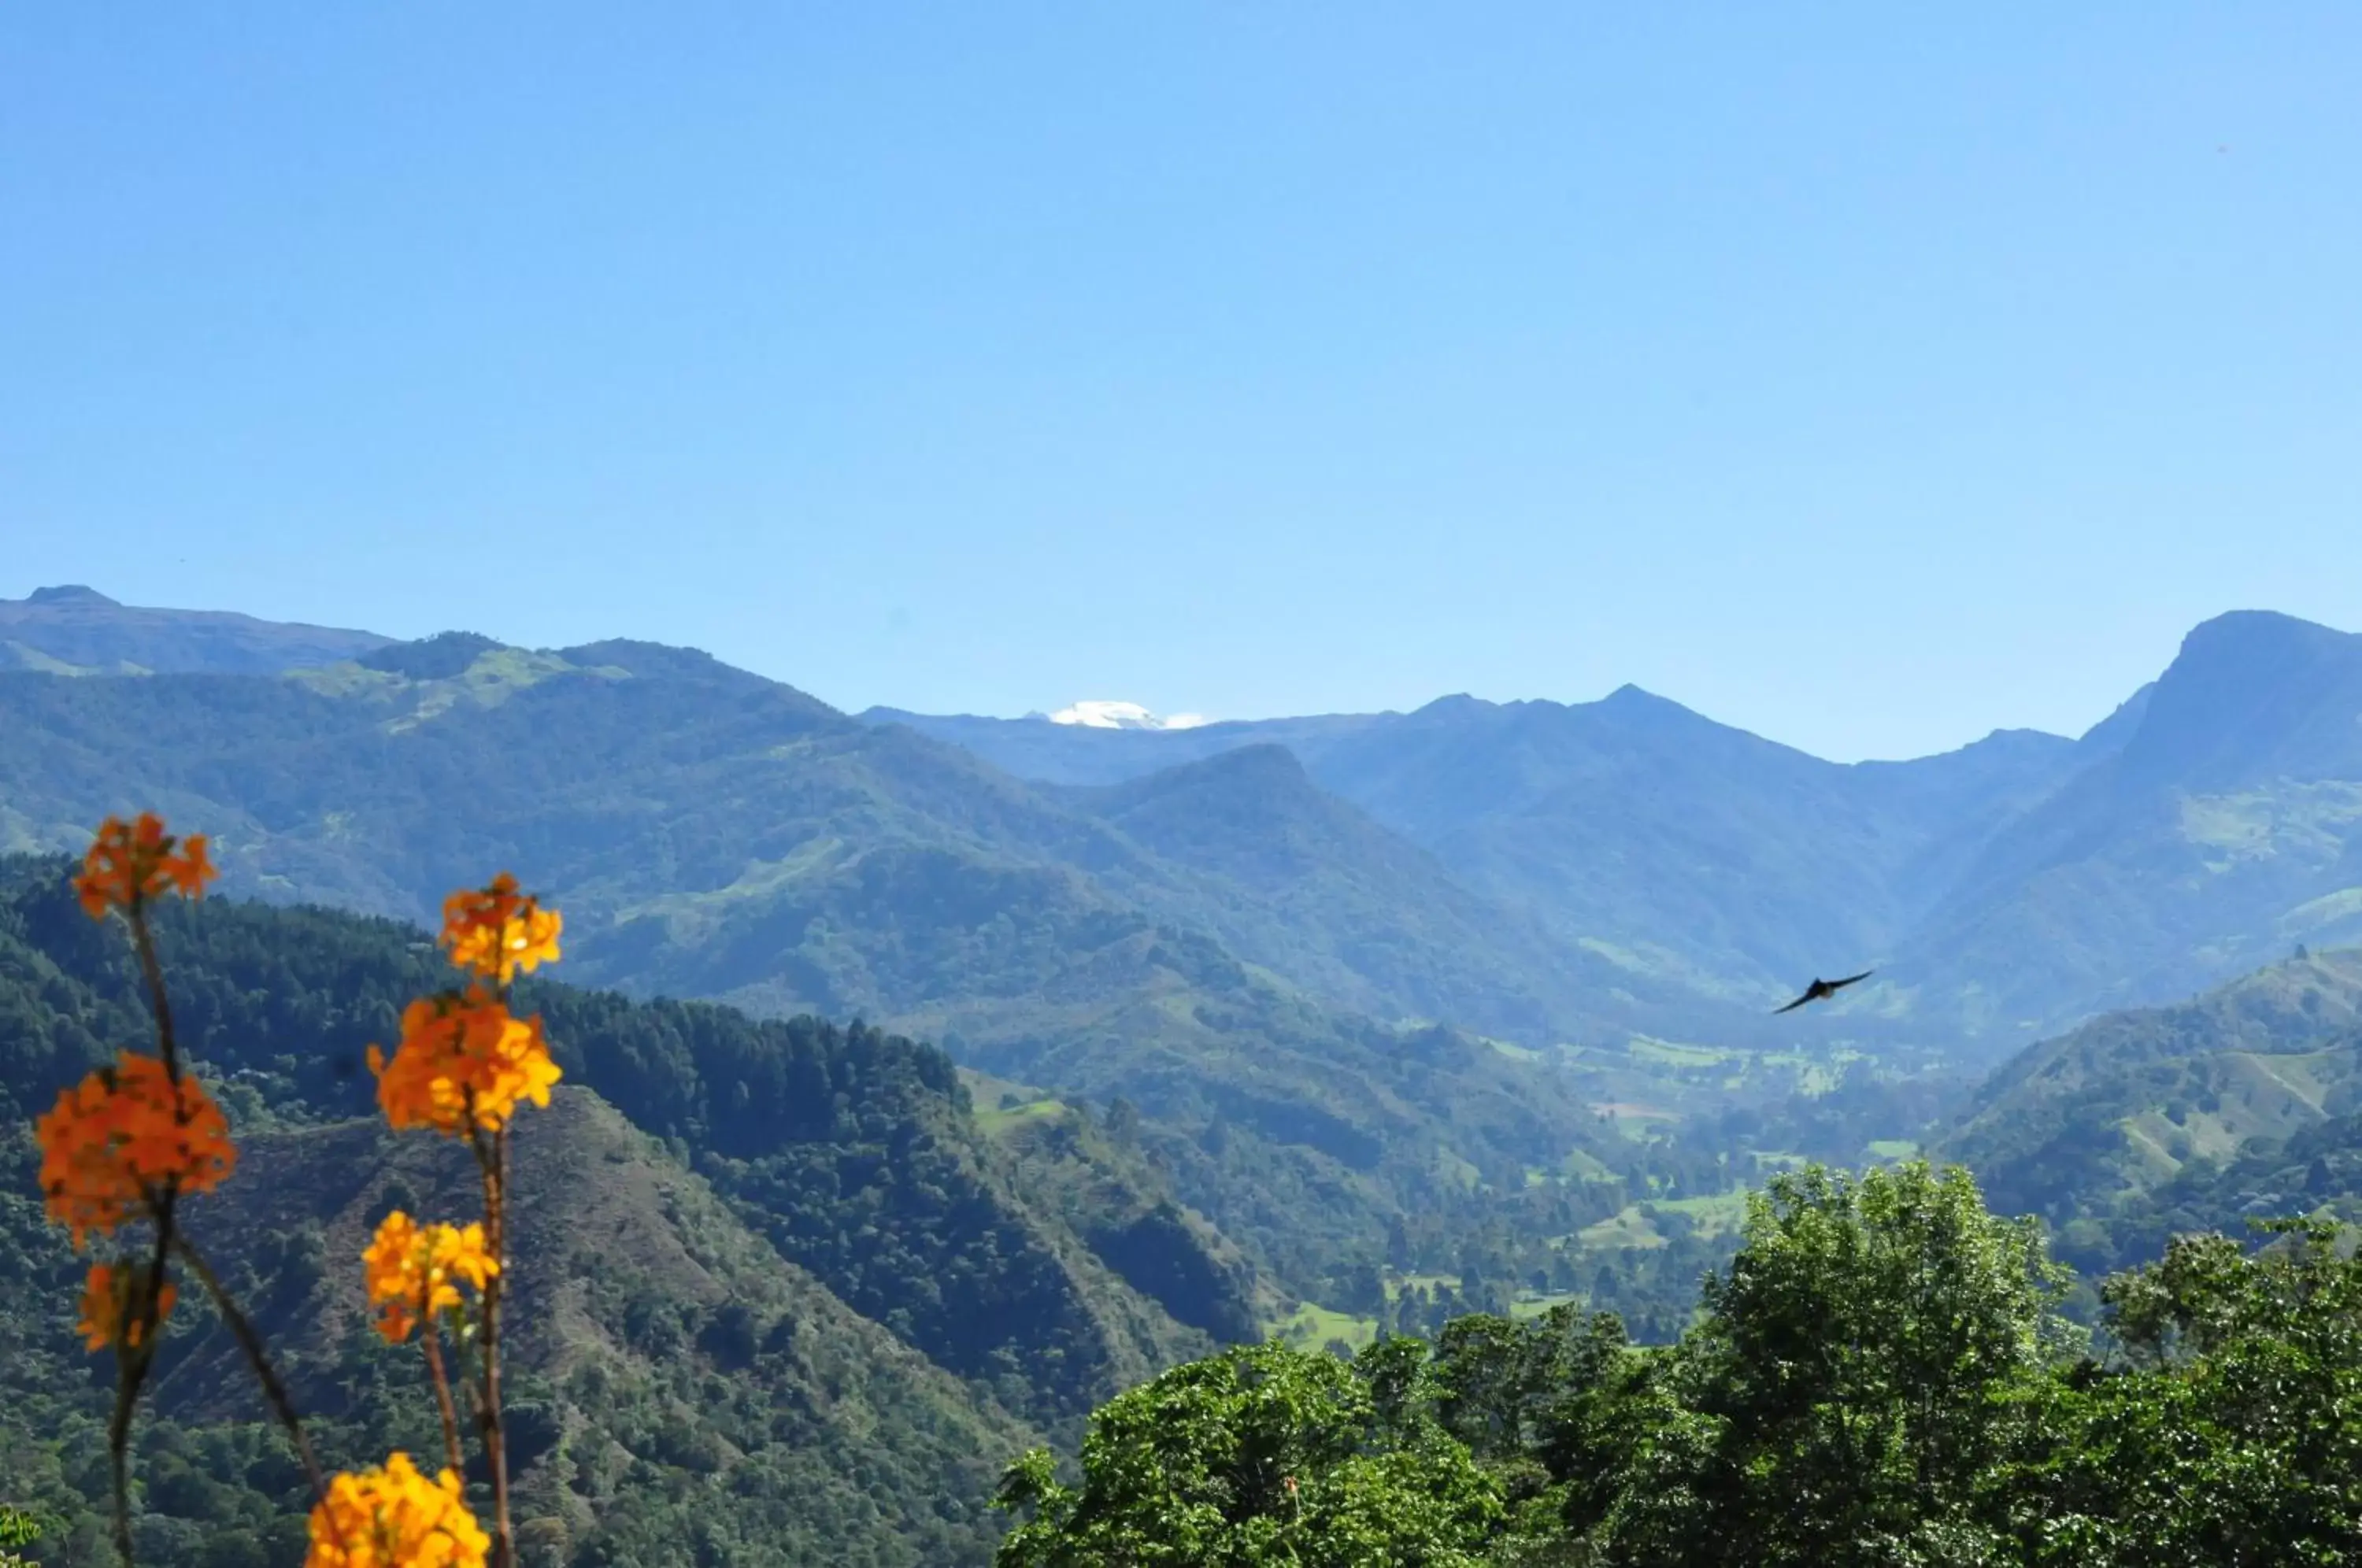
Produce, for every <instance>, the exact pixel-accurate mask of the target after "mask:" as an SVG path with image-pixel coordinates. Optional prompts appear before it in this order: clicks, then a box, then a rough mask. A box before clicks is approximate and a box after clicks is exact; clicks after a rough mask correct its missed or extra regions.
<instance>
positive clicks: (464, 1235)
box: [361, 1209, 501, 1344]
mask: <svg viewBox="0 0 2362 1568" xmlns="http://www.w3.org/2000/svg"><path fill="white" fill-rule="evenodd" d="M361 1267H362V1269H363V1271H364V1272H365V1274H366V1275H368V1279H369V1293H370V1300H371V1301H374V1302H376V1303H377V1308H378V1321H377V1328H378V1332H379V1333H381V1334H383V1335H384V1336H385V1337H386V1339H387V1340H388V1341H390V1342H392V1343H394V1344H400V1343H401V1342H403V1341H404V1340H406V1339H408V1338H409V1337H410V1335H411V1331H413V1330H414V1329H416V1328H417V1327H418V1325H419V1323H420V1321H421V1320H424V1319H427V1318H432V1317H433V1316H434V1315H435V1314H436V1313H437V1312H440V1311H443V1310H445V1309H447V1308H454V1307H457V1306H458V1305H459V1289H458V1286H459V1282H461V1281H463V1280H464V1281H465V1282H466V1283H467V1284H468V1285H469V1287H470V1288H472V1289H474V1290H476V1291H479V1292H480V1291H482V1289H483V1288H484V1281H485V1280H486V1279H488V1278H490V1277H491V1275H496V1274H498V1273H500V1272H501V1265H500V1264H499V1263H498V1261H496V1260H495V1259H494V1258H493V1257H492V1256H491V1253H488V1252H486V1251H485V1250H484V1228H483V1226H481V1225H469V1226H468V1227H466V1228H465V1229H462V1228H461V1227H459V1226H457V1225H421V1224H420V1223H418V1221H416V1220H413V1219H412V1218H411V1217H410V1216H409V1215H407V1214H404V1213H403V1211H402V1210H401V1209H395V1210H394V1211H393V1212H392V1213H391V1214H389V1215H387V1216H386V1217H385V1219H384V1220H382V1221H381V1222H380V1224H379V1225H378V1228H377V1237H376V1239H375V1240H374V1241H372V1242H370V1245H369V1250H368V1251H367V1252H364V1253H361Z"/></svg>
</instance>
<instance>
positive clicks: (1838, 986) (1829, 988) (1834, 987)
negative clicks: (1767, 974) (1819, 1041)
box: [1771, 969, 1878, 1018]
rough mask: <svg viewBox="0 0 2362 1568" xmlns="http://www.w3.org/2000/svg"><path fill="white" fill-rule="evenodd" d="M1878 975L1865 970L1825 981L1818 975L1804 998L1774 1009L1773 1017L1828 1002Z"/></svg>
mask: <svg viewBox="0 0 2362 1568" xmlns="http://www.w3.org/2000/svg"><path fill="white" fill-rule="evenodd" d="M1876 973H1878V971H1877V970H1875V969H1864V970H1863V971H1862V972H1861V973H1860V974H1859V975H1848V976H1847V977H1845V978H1844V979H1842V980H1824V979H1822V978H1821V977H1819V976H1817V975H1816V976H1815V977H1813V983H1812V984H1811V985H1809V986H1806V987H1805V994H1804V995H1803V996H1800V997H1798V998H1797V999H1795V1000H1794V1001H1792V1002H1790V1003H1789V1004H1788V1005H1787V1006H1786V1007H1775V1008H1773V1009H1772V1010H1771V1015H1772V1016H1773V1017H1774V1018H1777V1017H1778V1016H1779V1015H1780V1014H1782V1013H1783V1012H1794V1011H1795V1010H1797V1009H1798V1008H1800V1007H1802V1006H1804V1005H1805V1003H1806V1002H1816V1001H1827V999H1829V998H1831V997H1833V996H1835V995H1837V994H1838V992H1839V991H1841V990H1843V989H1845V988H1847V987H1848V986H1850V985H1852V984H1853V983H1854V982H1855V981H1856V980H1867V979H1869V978H1870V977H1871V976H1872V975H1875V974H1876Z"/></svg>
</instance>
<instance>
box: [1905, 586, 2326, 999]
mask: <svg viewBox="0 0 2362 1568" xmlns="http://www.w3.org/2000/svg"><path fill="white" fill-rule="evenodd" d="M2136 704H2137V705H2134V704H2128V705H2127V708H2128V710H2129V712H2127V713H2125V714H2122V715H2120V716H2119V720H2112V721H2110V725H2111V726H2114V735H2113V736H2112V737H2111V738H2112V741H2113V745H2112V748H2111V749H2109V750H2108V751H2106V752H2104V753H2103V754H2102V755H2100V756H2096V757H2093V758H2092V759H2090V760H2089V762H2088V764H2087V765H2086V766H2084V767H2081V768H2080V769H2079V770H2078V771H2077V772H2076V773H2075V774H2074V776H2073V777H2072V778H2070V780H2069V781H2068V782H2067V783H2066V784H2065V785H2064V786H2063V787H2062V788H2060V789H2059V790H2058V791H2057V793H2056V794H2055V795H2053V796H2052V797H2051V798H2049V799H2048V800H2047V801H2043V802H2042V803H2041V804H2039V805H2038V806H2036V808H2035V809H2033V810H2031V811H2029V812H2026V813H2025V816H2024V817H2022V818H2021V819H2020V820H2018V821H2016V822H2014V823H2011V824H2010V825H2009V826H2008V827H2007V828H2006V830H2004V831H2003V832H2002V833H2000V834H1996V835H1994V837H1993V838H1992V841H1991V843H1990V844H1988V845H1986V846H1985V847H1984V848H1983V849H1982V850H1981V852H1980V853H1979V854H1978V856H1975V857H1974V859H1973V860H1972V861H1971V862H1970V864H1969V865H1967V866H1966V867H1963V868H1962V870H1961V872H1960V873H1959V877H1958V878H1957V879H1956V882H1955V885H1954V887H1953V889H1951V891H1950V892H1949V893H1948V895H1947V896H1946V898H1945V899H1944V900H1943V901H1942V903H1941V904H1940V905H1939V906H1938V907H1937V909H1936V910H1934V911H1931V913H1930V915H1929V917H1928V919H1927V920H1926V922H1924V923H1923V925H1922V928H1921V930H1920V931H1919V932H1918V933H1915V936H1914V938H1913V940H1912V942H1911V944H1909V946H1908V947H1907V949H1906V950H1905V952H1904V955H1902V956H1900V957H1899V958H1898V961H1897V967H1898V969H1899V968H1902V967H1903V966H1904V965H1905V964H1906V963H1907V965H1908V966H1909V971H1910V974H1911V976H1912V980H1911V983H1912V985H1913V986H1914V987H1915V988H1917V989H1918V990H1919V991H1920V992H1921V995H1922V996H1923V997H1924V998H1926V999H1928V1000H1929V1001H1930V1002H1934V1003H1936V1004H1937V1005H1949V1006H1952V1007H1956V1008H1957V1010H1959V1012H1960V1013H1961V1014H1962V1016H1963V1017H1964V1018H1965V1019H1966V1021H1968V1022H1970V1024H1971V1025H1972V1026H1976V1027H1979V1028H1981V1029H1982V1030H1983V1031H1984V1032H1988V1033H1989V1034H1991V1035H1992V1036H1993V1037H1995V1038H1997V1039H2005V1038H2007V1037H2008V1036H2010V1035H2011V1034H2013V1033H2014V1034H2016V1035H2018V1036H2020V1037H2022V1038H2030V1037H2032V1036H2033V1035H2035V1034H2038V1033H2039V1032H2043V1031H2044V1030H2047V1029H2055V1028H2058V1027H2061V1026H2063V1025H2065V1024H2068V1023H2071V1022H2072V1021H2075V1020H2076V1019H2078V1018H2081V1017H2083V1016H2087V1015H2088V1014H2090V1013H2091V1012H2092V1011H2094V1010H2100V1009H2103V1008H2107V1007H2111V1006H2120V1005H2132V1004H2137V1003H2142V1002H2148V1001H2155V1000H2158V999H2166V998H2171V997H2176V996H2187V995H2189V994H2191V992H2193V991H2196V990H2198V989H2201V988H2204V987H2206V986H2209V985H2212V984H2214V983H2216V982H2217V981H2220V980H2222V979H2224V978H2226V977H2230V976H2233V975H2236V974H2238V973H2240V972H2242V971H2244V970H2248V969H2252V968H2255V967H2256V966H2258V965H2261V964H2265V963H2268V962H2269V961H2271V960H2272V959H2274V958H2276V957H2279V956H2281V955H2285V954H2287V953H2288V952H2289V951H2290V948H2291V947H2292V946H2293V945H2294V944H2298V943H2311V944H2315V945H2330V944H2342V943H2349V942H2353V941H2356V940H2362V637H2356V636H2354V635H2349V634H2346V633H2344V632H2336V631H2332V630H2330V629H2329V628H2327V627H2325V626H2316V625H2312V624H2309V623H2307V622H2303V621H2298V620H2293V619H2291V618H2290V617H2288V616H2285V615H2276V614H2268V613H2260V612H2245V613H2236V614H2230V615H2224V616H2221V617H2218V618H2216V619H2214V620H2212V621H2209V622H2207V623H2206V624H2203V625H2202V626H2200V627H2198V628H2197V629H2196V630H2194V631H2192V632H2191V634H2190V635H2189V637H2188V638H2187V639H2186V640H2185V641H2184V642H2183V644H2182V646H2181V650H2180V654H2179V656H2178V657H2176V658H2175V659H2174V661H2173V663H2172V665H2171V666H2170V667H2169V668H2168V669H2167V670H2166V672H2165V674H2164V675H2162V676H2161V677H2159V678H2158V681H2157V682H2156V684H2155V686H2154V687H2153V688H2151V689H2149V690H2148V691H2147V693H2146V694H2145V695H2144V696H2143V697H2141V698H2139V699H2136ZM2108 727H2109V726H2103V728H2108Z"/></svg>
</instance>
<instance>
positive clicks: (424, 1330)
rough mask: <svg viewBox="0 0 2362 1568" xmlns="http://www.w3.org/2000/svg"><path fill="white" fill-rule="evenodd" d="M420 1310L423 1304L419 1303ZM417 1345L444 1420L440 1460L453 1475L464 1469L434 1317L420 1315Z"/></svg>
mask: <svg viewBox="0 0 2362 1568" xmlns="http://www.w3.org/2000/svg"><path fill="white" fill-rule="evenodd" d="M422 1307H423V1304H422ZM420 1319H421V1322H420V1332H419V1336H418V1342H419V1343H420V1344H421V1345H423V1346H425V1350H426V1372H427V1375H428V1376H430V1377H432V1378H433V1379H434V1380H435V1408H436V1409H437V1410H438V1411H440V1412H441V1413H442V1417H443V1458H444V1462H445V1463H447V1464H448V1465H449V1466H450V1467H451V1470H452V1473H453V1474H463V1473H464V1472H465V1470H466V1468H467V1466H466V1464H465V1463H463V1460H462V1456H461V1454H460V1452H459V1412H458V1408H457V1407H456V1406H454V1405H453V1404H452V1403H451V1379H450V1376H449V1375H448V1374H447V1373H446V1372H445V1371H444V1370H443V1330H442V1327H441V1325H439V1324H438V1323H436V1320H435V1315H434V1314H433V1313H431V1312H427V1311H425V1310H423V1309H422V1311H421V1312H420Z"/></svg>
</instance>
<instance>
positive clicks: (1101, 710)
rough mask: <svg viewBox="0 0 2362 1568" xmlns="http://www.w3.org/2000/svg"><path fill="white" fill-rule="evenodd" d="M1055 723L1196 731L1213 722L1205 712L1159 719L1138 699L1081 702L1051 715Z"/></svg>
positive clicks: (1091, 726) (1180, 714)
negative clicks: (1199, 726) (1129, 700)
mask: <svg viewBox="0 0 2362 1568" xmlns="http://www.w3.org/2000/svg"><path fill="white" fill-rule="evenodd" d="M1049 719H1050V722H1051V723H1054V724H1080V725H1082V726H1083V728H1085V729H1087V730H1194V729H1196V728H1197V727H1198V725H1199V724H1205V723H1212V722H1213V721H1212V720H1210V719H1209V718H1207V717H1206V715H1205V714H1203V713H1175V714H1174V715H1173V716H1172V717H1171V718H1169V719H1164V718H1159V717H1157V715H1155V714H1154V713H1152V712H1149V711H1148V710H1147V709H1145V708H1143V707H1142V706H1141V705H1140V704H1139V703H1137V702H1077V703H1076V704H1075V705H1074V706H1073V707H1071V708H1061V709H1059V710H1058V711H1057V712H1054V713H1052V714H1050V715H1049Z"/></svg>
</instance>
